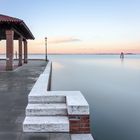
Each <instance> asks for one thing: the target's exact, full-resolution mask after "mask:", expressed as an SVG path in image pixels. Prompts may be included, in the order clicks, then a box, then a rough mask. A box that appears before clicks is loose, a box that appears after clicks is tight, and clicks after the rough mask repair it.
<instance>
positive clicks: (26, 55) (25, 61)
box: [24, 40, 28, 63]
mask: <svg viewBox="0 0 140 140" xmlns="http://www.w3.org/2000/svg"><path fill="white" fill-rule="evenodd" d="M24 63H28V48H27V40H24Z"/></svg>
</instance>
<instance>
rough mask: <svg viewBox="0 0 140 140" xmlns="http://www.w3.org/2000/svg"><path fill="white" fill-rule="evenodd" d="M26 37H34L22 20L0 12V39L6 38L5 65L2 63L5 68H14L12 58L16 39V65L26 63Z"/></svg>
mask: <svg viewBox="0 0 140 140" xmlns="http://www.w3.org/2000/svg"><path fill="white" fill-rule="evenodd" d="M28 39H35V38H34V36H33V34H32V33H31V31H30V29H29V28H28V27H27V25H26V24H25V23H24V21H23V20H21V19H18V18H14V17H10V16H6V15H1V14H0V41H1V40H6V61H5V62H6V63H5V65H3V64H2V65H3V66H4V67H5V68H4V69H5V70H13V69H14V68H15V66H14V59H13V57H14V51H13V50H14V40H18V65H17V66H22V65H23V62H24V63H28V43H27V40H28ZM23 54H24V55H23ZM22 56H24V58H22ZM2 65H0V66H2Z"/></svg>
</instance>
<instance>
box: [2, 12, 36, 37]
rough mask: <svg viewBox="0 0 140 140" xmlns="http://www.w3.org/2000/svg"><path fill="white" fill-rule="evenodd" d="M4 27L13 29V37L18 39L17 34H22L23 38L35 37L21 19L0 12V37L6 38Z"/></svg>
mask: <svg viewBox="0 0 140 140" xmlns="http://www.w3.org/2000/svg"><path fill="white" fill-rule="evenodd" d="M6 29H13V30H14V31H15V35H14V39H18V38H19V35H22V36H23V37H24V38H25V39H35V38H34V36H33V34H32V33H31V31H30V29H29V28H28V27H27V25H26V24H25V23H24V21H23V20H21V19H18V18H15V17H10V16H7V15H2V14H0V39H5V38H6V36H5V30H6Z"/></svg>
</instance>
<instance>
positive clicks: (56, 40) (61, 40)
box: [48, 37, 81, 44]
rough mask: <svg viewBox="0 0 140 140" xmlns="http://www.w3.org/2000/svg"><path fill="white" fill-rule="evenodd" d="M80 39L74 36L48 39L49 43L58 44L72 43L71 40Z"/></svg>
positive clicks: (77, 40) (78, 40)
mask: <svg viewBox="0 0 140 140" xmlns="http://www.w3.org/2000/svg"><path fill="white" fill-rule="evenodd" d="M80 41H81V40H80V39H78V38H75V37H57V38H52V39H48V42H49V43H52V44H59V43H72V42H80Z"/></svg>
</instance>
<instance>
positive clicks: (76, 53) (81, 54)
mask: <svg viewBox="0 0 140 140" xmlns="http://www.w3.org/2000/svg"><path fill="white" fill-rule="evenodd" d="M0 55H6V54H4V53H2V54H0ZM28 55H45V54H43V53H30V54H28ZM48 55H120V54H119V53H95V54H92V53H86V54H84V53H83V54H80V53H74V54H73V53H69V54H65V53H62V54H61V53H55V54H54V53H51V54H48ZM124 55H140V53H124Z"/></svg>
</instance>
